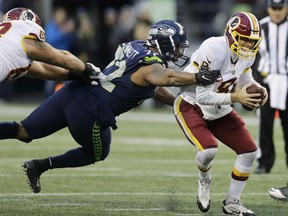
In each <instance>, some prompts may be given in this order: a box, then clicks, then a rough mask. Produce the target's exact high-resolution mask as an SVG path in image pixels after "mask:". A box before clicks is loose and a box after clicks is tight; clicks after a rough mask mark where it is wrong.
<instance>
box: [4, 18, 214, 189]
mask: <svg viewBox="0 0 288 216" xmlns="http://www.w3.org/2000/svg"><path fill="white" fill-rule="evenodd" d="M186 37H187V36H186V32H185V29H184V28H183V26H182V25H180V24H179V23H177V22H175V21H172V20H162V21H159V22H157V23H156V24H154V25H153V26H152V27H151V29H150V31H149V36H148V39H147V41H131V42H127V43H123V44H120V45H119V47H118V49H117V51H116V53H115V59H114V60H113V61H112V62H111V63H110V64H109V65H108V66H107V67H106V69H105V70H104V71H103V73H104V75H105V76H106V80H104V79H101V80H100V81H99V84H98V85H95V86H93V85H85V84H82V83H81V82H69V83H67V84H66V85H65V86H64V87H62V88H61V89H60V90H58V91H57V92H56V93H55V94H53V95H52V96H51V97H49V98H48V99H47V100H46V101H44V102H43V103H42V104H41V105H40V106H39V107H38V108H37V109H36V110H34V111H33V112H32V113H31V114H30V115H29V116H28V117H27V118H26V119H25V120H23V121H21V122H19V123H16V122H2V123H0V139H9V138H17V139H19V140H21V141H23V142H30V141H32V140H34V139H39V138H42V137H46V136H48V135H50V134H52V133H54V132H56V131H58V130H60V129H62V128H65V127H68V129H69V131H70V133H71V135H72V137H73V138H74V140H75V141H76V142H77V143H78V144H79V145H80V147H78V148H75V149H71V150H69V151H67V152H66V153H64V154H61V155H57V156H53V157H48V158H45V159H35V160H31V161H27V162H25V163H24V165H23V167H24V171H25V172H26V174H27V176H28V183H29V185H30V187H31V188H32V191H33V192H34V193H38V192H40V190H41V187H40V176H41V174H42V173H43V172H45V171H47V170H48V169H55V168H64V167H81V166H86V165H90V164H93V163H95V162H97V161H102V160H104V159H105V158H106V157H107V156H108V154H109V150H110V143H111V132H110V128H112V129H116V128H117V126H116V119H115V118H116V117H117V116H119V115H120V114H122V113H125V112H127V111H129V110H131V109H132V108H134V107H137V106H139V105H140V104H141V103H142V102H143V101H144V100H146V99H148V98H155V99H156V100H158V101H160V102H163V103H165V104H167V105H170V106H172V105H173V102H174V99H175V96H174V94H172V93H171V92H170V91H169V90H168V89H166V88H165V87H164V86H181V85H188V84H193V83H199V84H202V85H210V84H212V83H214V82H215V81H216V80H217V79H218V78H219V71H217V70H215V71H208V70H205V71H204V70H203V71H200V72H199V73H196V74H195V73H188V72H182V71H175V70H173V69H170V68H168V63H169V62H170V64H171V63H175V64H178V65H180V66H181V65H182V64H179V63H181V61H180V62H179V61H178V60H183V62H182V63H183V64H184V63H185V62H187V61H188V60H189V58H188V57H187V56H185V54H184V50H185V49H186V48H188V47H189V42H188V40H187V39H186ZM47 113H52V114H53V115H47Z"/></svg>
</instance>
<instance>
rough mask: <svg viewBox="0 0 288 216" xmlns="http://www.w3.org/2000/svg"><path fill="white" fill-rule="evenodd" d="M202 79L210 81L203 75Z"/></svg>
mask: <svg viewBox="0 0 288 216" xmlns="http://www.w3.org/2000/svg"><path fill="white" fill-rule="evenodd" d="M202 79H205V80H208V81H209V80H210V79H209V78H207V77H206V76H205V75H202Z"/></svg>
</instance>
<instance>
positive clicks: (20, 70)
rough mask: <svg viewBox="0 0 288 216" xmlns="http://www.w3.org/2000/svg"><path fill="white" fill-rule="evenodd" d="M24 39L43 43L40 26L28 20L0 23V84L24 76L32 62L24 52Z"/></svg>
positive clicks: (43, 35)
mask: <svg viewBox="0 0 288 216" xmlns="http://www.w3.org/2000/svg"><path fill="white" fill-rule="evenodd" d="M25 38H33V39H36V40H39V41H45V33H44V30H43V29H42V27H41V26H39V25H38V24H36V23H35V22H32V21H30V20H26V21H22V20H13V21H6V22H1V23H0V82H1V81H3V80H11V79H16V78H18V77H21V76H23V75H25V74H26V73H27V71H28V69H29V67H30V66H31V63H32V61H31V60H30V59H29V58H28V56H27V54H26V52H25V46H24V40H25Z"/></svg>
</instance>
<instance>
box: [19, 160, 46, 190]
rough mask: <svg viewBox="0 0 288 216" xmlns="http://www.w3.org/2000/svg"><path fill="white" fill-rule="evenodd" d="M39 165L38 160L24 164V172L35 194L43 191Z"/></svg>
mask: <svg viewBox="0 0 288 216" xmlns="http://www.w3.org/2000/svg"><path fill="white" fill-rule="evenodd" d="M38 164H39V163H38V160H31V161H26V162H24V164H23V165H22V167H23V171H24V172H25V174H26V175H27V183H28V185H29V186H30V188H31V189H32V191H33V192H34V193H39V192H40V191H41V184H40V175H41V174H42V172H39V168H37V165H38Z"/></svg>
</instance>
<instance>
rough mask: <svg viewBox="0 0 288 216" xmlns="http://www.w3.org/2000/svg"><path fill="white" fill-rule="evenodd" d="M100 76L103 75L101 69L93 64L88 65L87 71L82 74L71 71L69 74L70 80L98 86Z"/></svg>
mask: <svg viewBox="0 0 288 216" xmlns="http://www.w3.org/2000/svg"><path fill="white" fill-rule="evenodd" d="M99 74H102V73H101V70H100V68H99V67H96V66H95V65H93V64H91V63H86V64H85V69H84V70H83V72H82V73H81V72H77V71H73V70H70V71H69V72H68V80H75V81H79V82H82V83H88V84H91V85H97V84H98V83H97V80H99Z"/></svg>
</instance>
